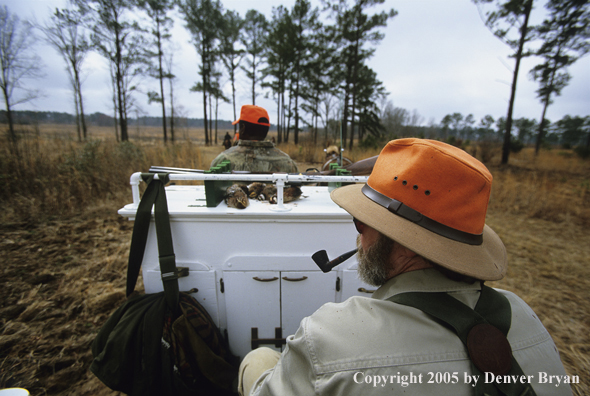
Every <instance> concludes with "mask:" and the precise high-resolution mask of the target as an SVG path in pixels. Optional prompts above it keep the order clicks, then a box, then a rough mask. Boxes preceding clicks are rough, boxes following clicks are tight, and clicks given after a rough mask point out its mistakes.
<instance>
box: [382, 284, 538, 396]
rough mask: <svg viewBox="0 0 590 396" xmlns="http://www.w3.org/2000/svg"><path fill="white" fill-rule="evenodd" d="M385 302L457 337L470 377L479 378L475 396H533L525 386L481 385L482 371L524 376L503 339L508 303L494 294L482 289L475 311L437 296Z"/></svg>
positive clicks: (418, 294)
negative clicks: (429, 319) (404, 308)
mask: <svg viewBox="0 0 590 396" xmlns="http://www.w3.org/2000/svg"><path fill="white" fill-rule="evenodd" d="M388 300H389V301H392V302H394V303H397V304H402V305H407V306H410V307H414V308H417V309H419V310H421V311H423V312H425V313H426V314H428V315H430V316H432V317H434V318H435V319H436V320H437V321H439V322H441V323H442V324H443V325H445V326H446V327H449V328H450V329H452V330H453V331H454V332H455V333H456V334H457V335H458V336H459V338H460V339H461V341H462V342H463V344H464V345H465V346H466V347H467V349H468V352H469V357H470V360H471V362H472V371H473V374H475V375H479V379H480V380H479V381H478V382H477V386H476V388H475V392H476V395H518V396H524V395H527V396H534V395H536V394H535V392H534V390H533V388H532V386H531V385H530V384H528V383H526V384H521V383H497V382H492V383H487V384H485V383H484V380H483V375H482V373H484V372H486V371H488V372H494V374H495V375H511V376H519V377H520V376H521V375H524V373H523V371H522V369H521V367H520V366H519V364H518V362H517V361H516V360H515V359H514V356H512V350H511V348H510V344H509V343H508V340H507V339H506V336H507V334H508V331H509V330H510V324H511V319H512V309H511V308H510V303H509V302H508V299H507V298H506V297H504V296H503V295H502V294H500V293H499V292H497V291H496V290H494V289H492V288H491V287H488V286H485V285H482V289H481V295H480V297H479V300H478V301H477V304H476V306H475V309H471V308H470V307H468V306H467V305H465V304H463V303H462V302H460V301H459V300H457V299H455V298H453V297H451V296H450V295H448V294H447V293H438V292H436V293H428V292H408V293H400V294H396V295H394V296H392V297H390V298H388ZM506 348H507V349H506Z"/></svg>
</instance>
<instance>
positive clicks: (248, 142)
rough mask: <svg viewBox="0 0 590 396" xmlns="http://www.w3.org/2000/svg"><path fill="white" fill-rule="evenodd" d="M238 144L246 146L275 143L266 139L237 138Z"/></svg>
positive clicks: (271, 144)
mask: <svg viewBox="0 0 590 396" xmlns="http://www.w3.org/2000/svg"><path fill="white" fill-rule="evenodd" d="M238 146H247V147H274V146H275V145H274V144H273V142H269V141H267V140H263V141H257V140H241V139H240V140H238Z"/></svg>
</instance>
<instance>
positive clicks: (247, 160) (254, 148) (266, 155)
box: [211, 140, 298, 173]
mask: <svg viewBox="0 0 590 396" xmlns="http://www.w3.org/2000/svg"><path fill="white" fill-rule="evenodd" d="M223 160H230V161H231V165H232V170H237V171H250V172H252V173H278V172H286V173H296V172H298V170H297V164H296V163H295V161H293V160H292V159H291V157H289V156H288V155H287V154H285V153H284V152H282V151H281V150H279V149H277V148H276V147H275V145H274V144H273V143H272V142H266V141H263V142H257V141H253V140H239V141H238V145H237V146H234V147H231V148H229V149H227V150H225V151H224V152H222V153H221V154H219V155H218V156H217V157H216V158H215V159H214V160H213V162H212V163H211V166H216V165H218V164H219V163H221V161H223Z"/></svg>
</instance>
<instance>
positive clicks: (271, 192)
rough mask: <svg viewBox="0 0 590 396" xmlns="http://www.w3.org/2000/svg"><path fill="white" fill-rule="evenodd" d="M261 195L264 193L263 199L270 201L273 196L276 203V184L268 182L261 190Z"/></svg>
mask: <svg viewBox="0 0 590 396" xmlns="http://www.w3.org/2000/svg"><path fill="white" fill-rule="evenodd" d="M262 195H264V199H265V200H266V201H272V197H275V202H274V203H277V201H276V196H277V186H275V185H274V184H269V185H268V186H266V187H264V189H263V190H262ZM271 203H272V202H271Z"/></svg>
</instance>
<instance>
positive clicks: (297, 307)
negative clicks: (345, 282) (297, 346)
mask: <svg viewBox="0 0 590 396" xmlns="http://www.w3.org/2000/svg"><path fill="white" fill-rule="evenodd" d="M336 275H337V274H336V272H329V273H327V274H324V273H323V272H318V271H314V272H311V271H301V272H281V312H282V316H281V319H282V320H281V324H282V328H283V336H285V337H286V336H289V335H291V334H295V331H297V329H298V328H299V323H300V322H301V319H303V318H304V317H306V316H309V315H311V314H312V313H314V312H315V311H316V310H317V309H318V308H319V307H321V306H322V305H323V304H325V303H326V302H328V301H336V278H337V276H336Z"/></svg>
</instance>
